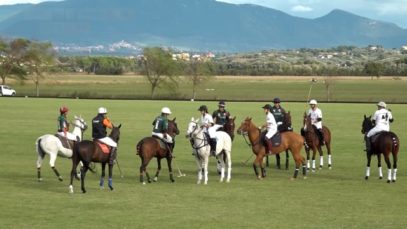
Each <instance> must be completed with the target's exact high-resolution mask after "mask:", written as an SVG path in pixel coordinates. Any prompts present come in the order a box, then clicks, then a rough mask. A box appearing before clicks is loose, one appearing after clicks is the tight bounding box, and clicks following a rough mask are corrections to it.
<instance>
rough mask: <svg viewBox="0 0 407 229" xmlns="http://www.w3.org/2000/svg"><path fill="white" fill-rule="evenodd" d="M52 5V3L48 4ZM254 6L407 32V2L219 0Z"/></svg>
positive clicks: (2, 1) (4, 0)
mask: <svg viewBox="0 0 407 229" xmlns="http://www.w3.org/2000/svg"><path fill="white" fill-rule="evenodd" d="M43 1H44V0H0V5H9V4H16V3H28V2H30V3H39V2H43ZM48 1H49V0H48ZM217 1H222V2H228V3H234V4H244V3H251V4H256V5H261V6H266V7H270V8H273V9H277V10H281V11H283V12H285V13H288V14H290V15H293V16H297V17H305V18H317V17H321V16H324V15H326V14H328V13H329V12H331V11H332V10H334V9H341V10H345V11H348V12H351V13H354V14H357V15H360V16H363V17H368V18H371V19H375V20H381V21H387V22H392V23H395V24H397V25H398V26H400V27H402V28H405V29H407V0H217Z"/></svg>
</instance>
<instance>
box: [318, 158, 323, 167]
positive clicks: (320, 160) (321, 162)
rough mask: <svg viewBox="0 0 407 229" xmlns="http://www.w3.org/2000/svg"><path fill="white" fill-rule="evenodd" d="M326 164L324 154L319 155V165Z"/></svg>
mask: <svg viewBox="0 0 407 229" xmlns="http://www.w3.org/2000/svg"><path fill="white" fill-rule="evenodd" d="M323 166H324V156H319V167H321V168H322V167H323Z"/></svg>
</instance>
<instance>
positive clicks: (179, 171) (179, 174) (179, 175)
mask: <svg viewBox="0 0 407 229" xmlns="http://www.w3.org/2000/svg"><path fill="white" fill-rule="evenodd" d="M172 161H173V162H174V165H175V167H177V169H178V176H177V177H185V176H186V175H187V174H185V173H182V172H181V170H180V169H179V167H178V164H177V163H176V162H175V160H172Z"/></svg>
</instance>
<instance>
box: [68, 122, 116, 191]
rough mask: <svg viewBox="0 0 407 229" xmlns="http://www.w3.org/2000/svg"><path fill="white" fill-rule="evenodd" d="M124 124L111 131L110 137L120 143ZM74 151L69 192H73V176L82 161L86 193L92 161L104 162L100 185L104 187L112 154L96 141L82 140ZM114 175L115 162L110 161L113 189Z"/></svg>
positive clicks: (109, 183) (82, 175)
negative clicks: (104, 150) (87, 178)
mask: <svg viewBox="0 0 407 229" xmlns="http://www.w3.org/2000/svg"><path fill="white" fill-rule="evenodd" d="M121 126H122V125H121V124H120V125H119V126H117V127H116V126H113V128H112V131H111V132H110V135H109V137H110V138H111V139H112V140H113V141H114V142H116V143H117V144H119V140H120V127H121ZM73 151H74V153H73V155H72V170H71V183H70V185H69V192H70V193H73V186H72V183H73V178H74V176H75V175H76V167H77V166H78V164H79V162H80V161H81V162H82V163H83V167H82V168H81V189H82V192H83V193H86V189H85V177H86V172H87V171H88V169H90V168H89V165H90V163H91V162H98V163H101V164H102V174H101V177H100V187H101V188H103V184H104V178H105V167H106V163H109V159H110V154H109V153H104V152H103V151H102V149H101V148H100V146H99V143H97V142H96V141H89V140H85V141H81V142H79V143H77V144H76V147H75V148H74V150H73ZM112 175H113V164H110V163H109V180H108V185H109V188H110V190H113V180H112Z"/></svg>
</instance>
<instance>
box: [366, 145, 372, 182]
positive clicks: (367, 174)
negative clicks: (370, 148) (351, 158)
mask: <svg viewBox="0 0 407 229" xmlns="http://www.w3.org/2000/svg"><path fill="white" fill-rule="evenodd" d="M366 157H367V165H366V175H365V180H368V179H369V176H370V161H371V160H372V154H370V153H369V152H366Z"/></svg>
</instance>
